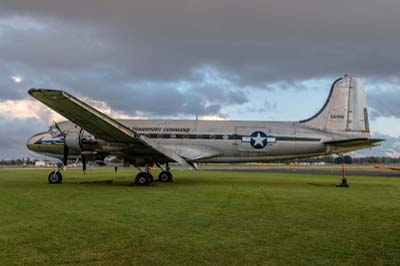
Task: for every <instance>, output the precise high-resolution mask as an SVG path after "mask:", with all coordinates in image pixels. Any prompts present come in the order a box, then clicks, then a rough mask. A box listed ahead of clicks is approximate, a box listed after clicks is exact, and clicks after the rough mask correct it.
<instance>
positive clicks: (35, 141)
mask: <svg viewBox="0 0 400 266" xmlns="http://www.w3.org/2000/svg"><path fill="white" fill-rule="evenodd" d="M49 135H50V134H49V133H48V132H42V133H38V134H35V135H33V136H31V137H30V138H28V141H27V142H26V147H27V148H28V150H31V151H37V146H38V145H40V144H41V143H40V141H41V140H42V139H43V138H45V137H47V136H49Z"/></svg>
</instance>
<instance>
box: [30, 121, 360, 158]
mask: <svg viewBox="0 0 400 266" xmlns="http://www.w3.org/2000/svg"><path fill="white" fill-rule="evenodd" d="M118 121H119V122H121V123H122V124H124V125H126V126H127V127H129V128H131V129H133V130H134V131H136V132H138V133H140V134H143V135H144V136H146V137H147V138H150V139H151V140H152V141H154V142H156V143H157V144H159V145H162V146H163V147H165V148H166V149H168V150H170V151H172V152H174V153H176V154H178V155H179V156H182V157H183V158H185V159H187V161H191V162H218V163H240V162H268V161H273V160H281V159H291V158H300V157H309V156H316V155H324V154H330V153H340V152H347V151H351V150H357V149H360V148H363V147H342V148H337V147H333V146H330V145H327V144H325V143H326V142H330V141H335V140H346V139H354V138H357V137H365V135H363V134H362V133H357V135H355V134H354V133H347V134H343V133H334V132H324V131H321V130H317V129H311V128H307V127H305V126H304V125H303V124H300V123H299V122H265V121H202V120H118ZM58 126H59V128H60V129H61V130H62V131H64V132H67V134H68V133H71V132H74V131H77V132H78V131H80V130H81V129H80V128H79V127H77V126H76V125H75V124H73V123H72V122H69V121H65V122H61V123H59V124H58ZM257 132H260V134H262V133H264V134H265V135H263V134H262V136H265V137H266V138H265V139H262V141H263V142H262V144H259V145H258V146H256V147H255V146H254V144H255V143H254V140H252V135H253V136H254V134H256V135H257ZM50 133H51V132H46V133H41V134H38V135H35V136H33V137H31V138H30V139H29V140H28V148H29V149H30V150H32V151H35V152H38V153H41V154H45V155H48V156H52V157H57V158H61V157H62V156H63V145H64V142H63V141H65V139H61V140H59V141H58V142H57V143H56V142H51V141H50V142H49V141H48V142H47V143H46V142H40V143H38V141H37V140H38V139H40V138H43V137H44V136H49V135H50ZM53 136H54V134H53ZM252 142H253V143H252ZM95 143H96V144H95V146H94V147H91V148H88V152H91V153H93V154H104V155H107V156H108V155H115V156H118V157H120V158H123V159H125V160H127V161H131V162H133V161H134V160H137V161H140V160H141V158H143V160H144V159H146V158H147V157H148V155H146V154H143V153H142V152H141V151H140V150H139V151H135V147H130V146H129V145H127V144H122V143H117V142H106V141H103V140H101V139H96V141H95ZM69 146H70V147H71V148H72V149H71V150H70V153H69V156H70V158H74V157H77V156H79V155H80V154H81V152H82V147H80V146H81V144H79V143H78V142H77V144H76V145H75V146H74V145H70V144H69ZM162 160H163V159H162V158H154V161H162Z"/></svg>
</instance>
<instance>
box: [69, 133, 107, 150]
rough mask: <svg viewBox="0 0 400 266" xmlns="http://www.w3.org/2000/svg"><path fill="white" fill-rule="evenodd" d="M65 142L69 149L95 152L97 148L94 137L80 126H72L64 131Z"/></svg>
mask: <svg viewBox="0 0 400 266" xmlns="http://www.w3.org/2000/svg"><path fill="white" fill-rule="evenodd" d="M65 144H66V145H67V147H68V148H69V149H72V150H75V151H79V152H88V151H91V152H95V151H97V150H98V148H99V147H98V146H99V145H98V143H97V141H96V138H95V137H94V136H93V135H92V134H90V133H89V132H87V131H85V130H83V129H81V128H74V129H72V130H69V131H68V132H66V134H65Z"/></svg>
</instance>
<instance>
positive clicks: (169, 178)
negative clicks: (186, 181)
mask: <svg viewBox="0 0 400 266" xmlns="http://www.w3.org/2000/svg"><path fill="white" fill-rule="evenodd" d="M168 182H173V179H172V174H171V172H168Z"/></svg>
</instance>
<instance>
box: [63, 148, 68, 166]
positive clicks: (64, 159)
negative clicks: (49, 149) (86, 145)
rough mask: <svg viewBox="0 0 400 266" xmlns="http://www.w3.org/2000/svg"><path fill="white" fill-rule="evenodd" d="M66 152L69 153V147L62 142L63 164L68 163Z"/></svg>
mask: <svg viewBox="0 0 400 266" xmlns="http://www.w3.org/2000/svg"><path fill="white" fill-rule="evenodd" d="M68 153H69V148H68V146H67V144H65V143H64V156H63V164H64V166H67V165H68Z"/></svg>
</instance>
